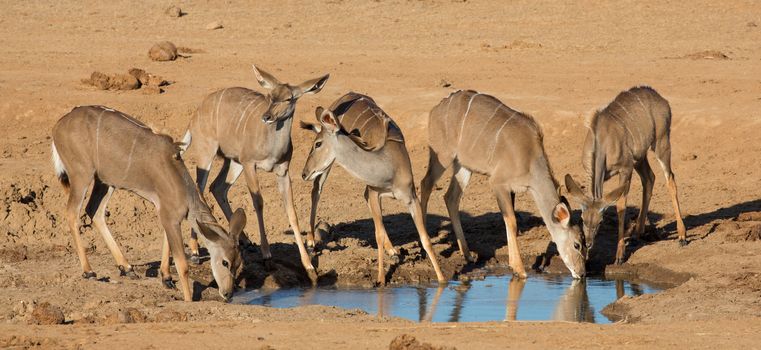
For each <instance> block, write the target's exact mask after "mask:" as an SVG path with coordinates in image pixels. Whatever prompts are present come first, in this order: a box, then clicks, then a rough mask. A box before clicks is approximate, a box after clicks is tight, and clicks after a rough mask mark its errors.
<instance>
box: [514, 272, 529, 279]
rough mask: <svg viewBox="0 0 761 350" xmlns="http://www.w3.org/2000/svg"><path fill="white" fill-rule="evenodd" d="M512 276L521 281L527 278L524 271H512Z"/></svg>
mask: <svg viewBox="0 0 761 350" xmlns="http://www.w3.org/2000/svg"><path fill="white" fill-rule="evenodd" d="M513 276H515V277H518V278H521V279H526V278H528V274H527V273H526V271H515V270H513Z"/></svg>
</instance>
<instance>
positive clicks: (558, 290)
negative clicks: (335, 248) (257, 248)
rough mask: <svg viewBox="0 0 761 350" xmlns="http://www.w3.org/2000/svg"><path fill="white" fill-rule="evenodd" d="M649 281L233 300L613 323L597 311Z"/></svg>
mask: <svg viewBox="0 0 761 350" xmlns="http://www.w3.org/2000/svg"><path fill="white" fill-rule="evenodd" d="M654 292H657V290H655V289H653V288H650V287H648V286H646V285H638V284H634V283H630V282H627V281H606V280H601V279H594V278H588V279H587V280H586V281H579V280H574V279H572V278H570V276H557V275H533V276H530V277H529V278H528V279H520V278H512V277H510V276H489V277H487V278H486V279H484V280H481V281H471V282H469V283H460V282H451V283H450V284H449V286H447V287H440V286H439V287H423V286H419V287H396V288H393V287H386V288H377V289H336V288H309V289H280V290H255V291H249V292H246V293H242V294H239V295H236V296H235V298H234V302H237V303H248V304H255V305H265V306H272V307H294V306H301V305H314V304H321V305H333V306H339V307H344V308H349V309H354V308H360V309H364V310H365V311H367V312H368V313H371V314H376V315H378V316H379V317H386V316H395V317H404V318H407V319H411V320H416V321H421V322H474V321H498V320H508V321H515V320H562V321H572V322H597V323H607V322H610V321H609V320H608V319H607V318H606V317H604V316H603V315H602V314H600V313H599V310H602V309H603V308H604V307H605V306H606V305H607V304H609V303H611V302H613V301H615V300H616V299H618V298H621V297H622V296H624V295H626V294H628V295H633V296H636V295H641V294H643V293H654Z"/></svg>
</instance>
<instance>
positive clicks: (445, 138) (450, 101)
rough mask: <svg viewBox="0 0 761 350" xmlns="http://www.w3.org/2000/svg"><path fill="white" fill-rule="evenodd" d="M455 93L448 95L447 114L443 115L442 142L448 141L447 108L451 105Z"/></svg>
mask: <svg viewBox="0 0 761 350" xmlns="http://www.w3.org/2000/svg"><path fill="white" fill-rule="evenodd" d="M454 94H455V93H451V94H449V97H448V98H449V102H447V114H445V115H444V140H447V139H449V106H451V105H452V100H453V98H452V96H453V95H454Z"/></svg>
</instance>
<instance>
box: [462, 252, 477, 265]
mask: <svg viewBox="0 0 761 350" xmlns="http://www.w3.org/2000/svg"><path fill="white" fill-rule="evenodd" d="M465 260H466V261H467V262H469V263H475V262H476V261H478V254H476V253H475V252H468V253H467V254H465Z"/></svg>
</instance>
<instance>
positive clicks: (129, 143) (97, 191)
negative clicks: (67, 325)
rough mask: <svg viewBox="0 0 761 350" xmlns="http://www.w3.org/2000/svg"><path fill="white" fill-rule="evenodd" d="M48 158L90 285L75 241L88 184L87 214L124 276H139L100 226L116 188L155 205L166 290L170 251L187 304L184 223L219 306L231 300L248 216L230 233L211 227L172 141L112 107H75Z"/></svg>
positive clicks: (240, 216)
mask: <svg viewBox="0 0 761 350" xmlns="http://www.w3.org/2000/svg"><path fill="white" fill-rule="evenodd" d="M52 155H53V165H54V167H55V172H56V175H57V176H58V178H59V180H60V181H61V183H62V184H63V186H64V187H65V188H67V189H68V193H69V199H68V202H67V205H66V218H67V219H68V223H69V229H70V230H71V234H72V236H73V238H74V245H75V246H76V249H77V254H78V255H79V262H80V263H81V264H82V270H83V271H84V273H83V274H82V276H83V277H84V278H95V276H96V274H95V272H93V270H92V267H90V263H89V261H88V260H87V256H86V255H85V247H84V245H83V244H82V241H81V238H80V236H79V211H80V209H81V207H82V203H83V201H84V199H85V195H86V193H87V188H88V187H89V186H90V184H91V183H94V185H93V189H92V194H91V195H90V200H89V202H88V203H87V207H86V212H87V215H88V216H89V217H90V218H91V219H92V222H93V225H94V226H95V229H96V230H97V231H99V232H100V234H101V235H102V236H103V239H104V240H105V241H106V245H107V246H108V249H109V250H110V251H111V254H112V255H113V256H114V259H115V260H116V264H117V265H118V268H119V271H120V272H121V274H122V275H128V276H132V277H137V276H136V275H135V273H134V272H133V270H132V266H131V265H130V264H129V263H127V260H126V259H125V258H124V255H123V254H122V252H121V250H120V248H119V245H118V244H117V243H116V241H114V238H113V236H112V235H111V232H110V231H109V229H108V227H107V226H106V220H105V214H106V205H107V204H108V201H109V199H110V198H111V194H112V193H113V191H114V188H120V189H125V190H128V191H132V192H134V193H136V194H137V195H139V196H141V197H143V198H145V199H147V200H149V201H151V202H152V203H153V204H154V205H155V206H156V211H157V212H158V215H159V219H160V220H161V225H162V226H163V227H164V231H165V233H166V234H165V236H164V246H163V249H162V255H161V279H162V282H163V283H164V285H165V286H166V287H170V288H171V287H173V286H174V284H173V282H172V277H171V274H170V272H169V253H170V250H171V253H172V256H174V263H175V266H176V268H177V273H178V274H179V277H180V286H181V287H182V294H183V297H184V298H185V301H190V300H191V292H190V285H189V283H188V265H187V261H186V257H185V251H184V248H183V244H182V234H181V231H180V224H181V223H182V220H183V219H186V218H187V219H188V220H189V221H190V224H191V226H192V227H194V228H195V229H196V230H199V232H201V234H202V236H203V237H204V238H205V240H206V244H207V247H208V248H209V254H210V255H211V271H212V274H213V275H214V279H215V280H216V281H217V285H218V286H219V294H220V295H221V296H222V297H223V298H225V300H229V299H230V297H232V294H233V290H234V281H235V277H236V276H237V274H238V271H239V269H240V268H241V267H242V260H241V256H240V251H239V249H238V236H239V235H240V233H241V232H242V231H243V227H244V226H245V222H246V215H245V214H244V213H243V210H241V209H238V210H237V211H236V212H235V215H234V216H233V218H232V220H230V231H229V234H228V232H226V231H225V229H224V228H222V226H220V225H219V224H217V222H216V220H215V219H214V216H213V215H212V214H211V212H210V210H209V207H208V206H207V205H206V203H205V202H204V201H203V199H202V198H201V196H200V194H199V193H198V191H197V190H196V188H195V185H194V184H193V179H192V178H191V177H190V174H188V171H187V169H186V168H185V164H184V163H183V162H182V159H181V158H180V157H179V149H178V147H177V146H176V145H175V144H173V143H172V138H171V137H169V136H167V135H161V134H156V133H154V132H153V131H152V130H151V129H150V128H149V127H147V126H146V125H145V124H143V123H141V122H140V121H138V120H136V119H134V118H132V117H129V116H127V115H125V114H123V113H121V112H118V111H115V110H113V109H110V108H106V107H102V106H85V107H76V108H74V109H73V110H72V111H71V112H69V113H68V114H66V115H65V116H63V117H62V118H61V119H60V120H59V121H58V123H56V125H55V127H54V128H53V144H52Z"/></svg>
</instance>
